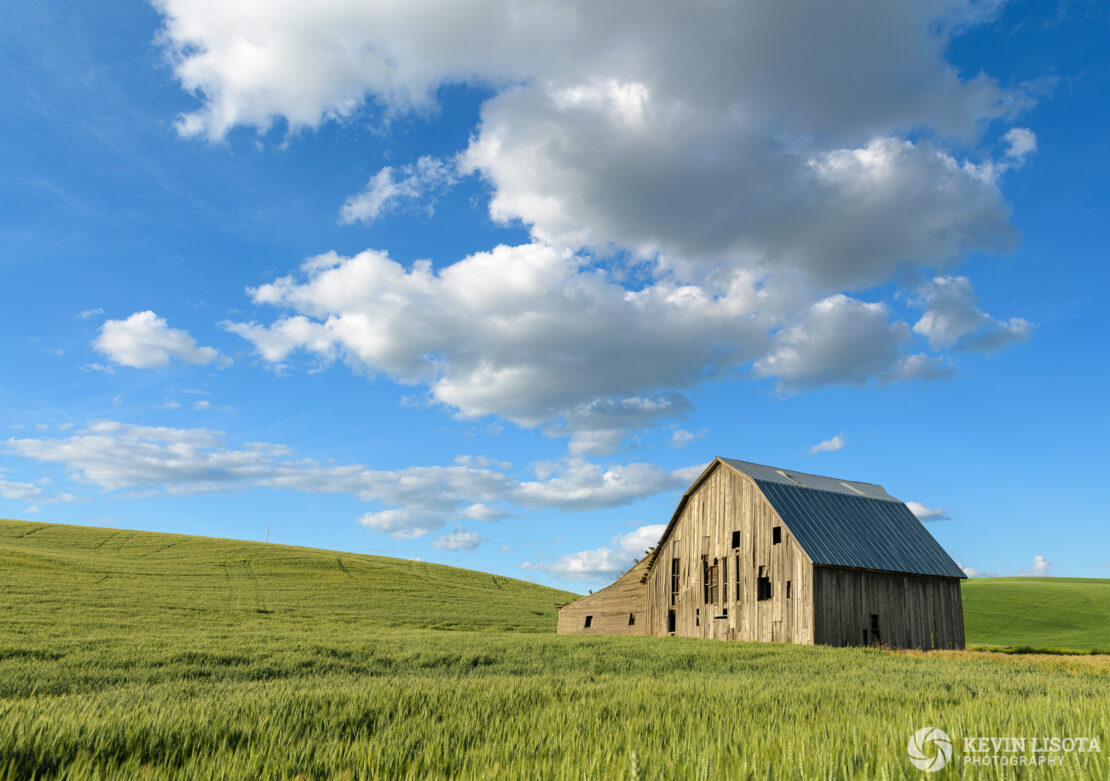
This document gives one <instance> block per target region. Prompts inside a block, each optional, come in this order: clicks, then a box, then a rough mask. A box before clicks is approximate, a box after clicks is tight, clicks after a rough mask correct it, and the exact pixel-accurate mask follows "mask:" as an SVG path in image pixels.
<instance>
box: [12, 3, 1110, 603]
mask: <svg viewBox="0 0 1110 781" xmlns="http://www.w3.org/2000/svg"><path fill="white" fill-rule="evenodd" d="M635 9H636V10H635V12H634V11H633V6H631V5H630V6H629V7H627V8H625V7H623V6H622V4H620V3H616V4H611V5H607V6H606V7H604V8H601V7H596V6H595V5H594V4H588V3H587V4H582V5H576V4H565V3H564V4H544V3H536V4H533V5H531V6H529V7H527V8H523V9H518V10H517V11H515V12H509V11H507V10H506V8H505V7H503V6H502V4H499V3H475V4H468V3H458V2H455V3H449V4H440V3H437V2H431V1H429V2H421V3H411V4H405V5H404V6H403V7H392V8H386V9H383V8H378V7H376V6H374V5H373V4H366V3H361V2H351V1H348V0H331V2H328V3H320V4H315V5H313V6H312V9H311V10H305V11H297V10H282V9H274V8H271V7H270V4H266V3H258V2H247V0H241V1H238V2H222V3H219V4H214V3H207V2H198V1H197V0H191V1H187V0H160V2H157V3H155V4H154V5H153V6H151V5H145V4H142V3H123V2H108V3H105V4H101V5H98V6H97V7H95V8H92V7H85V6H76V7H74V6H67V5H62V4H60V3H51V2H45V3H42V2H36V3H30V2H22V1H21V0H17V2H14V3H8V4H6V5H5V8H4V10H3V11H2V12H0V18H2V21H3V25H2V26H0V30H2V31H0V39H2V44H0V104H2V105H3V107H4V110H3V112H0V134H2V143H0V203H2V204H3V208H2V210H0V264H2V270H3V279H4V282H3V285H0V304H2V306H0V337H2V343H3V344H4V345H5V349H4V351H3V352H2V353H0V362H2V363H0V365H2V368H3V377H4V381H3V382H2V383H0V517H13V518H27V519H35V520H43V521H51V522H60V523H78V524H92V525H105V526H112V527H122V528H133V529H149V530H155V531H172V532H181V533H189V534H203V535H214V536H225V537H235V538H244V539H262V538H263V537H264V536H265V534H266V529H267V526H268V527H269V530H270V538H271V540H274V541H277V542H282V543H290V544H298V545H310V546H314V547H322V548H335V549H339V550H347V551H356V552H369V553H380V554H385V555H391V556H400V557H406V558H421V559H424V560H429V561H439V562H444V563H449V564H455V565H458V566H464V567H469V568H474V569H482V570H489V571H493V572H497V573H501V574H505V575H510V576H514V577H523V578H527V579H532V580H536V581H539V582H543V583H548V584H551V585H558V586H561V587H566V588H571V589H574V590H578V591H584V590H586V589H587V588H596V587H598V586H600V585H603V584H604V583H605V582H607V581H608V580H609V579H611V577H612V576H613V575H614V574H615V573H616V572H617V571H619V570H620V569H622V568H624V567H626V566H627V565H628V564H629V563H630V561H631V558H632V557H633V556H635V555H639V554H641V553H642V551H643V549H644V547H646V546H648V545H650V544H652V542H653V541H654V537H657V535H658V533H659V531H660V526H659V525H660V524H663V523H665V522H666V521H667V520H668V519H669V517H670V514H671V512H672V510H673V507H674V505H675V503H676V501H677V498H678V496H679V495H680V494H681V491H682V490H683V489H684V488H685V486H686V485H688V484H689V482H690V481H691V480H692V478H693V477H694V476H695V475H696V474H697V473H698V472H699V471H700V468H701V467H702V466H703V465H704V464H706V463H707V462H708V461H709V460H711V459H712V458H713V457H714V456H716V455H724V456H730V457H735V458H741V459H745V460H751V461H757V462H761V463H770V464H774V465H776V466H784V467H789V468H794V469H797V470H801V471H809V472H816V473H822V474H831V475H835V476H839V477H844V478H850V479H857V480H865V481H869V482H877V483H881V484H883V485H884V486H885V487H886V488H887V489H888V490H889V491H890V492H891V493H893V494H894V495H896V496H898V497H899V498H901V499H903V500H905V501H907V502H913V503H915V504H912V505H911V506H912V507H913V508H914V509H915V512H918V513H919V515H920V517H922V518H923V520H925V521H926V522H927V523H928V528H929V530H930V531H931V532H932V533H933V534H934V535H935V536H936V537H937V538H938V540H939V541H940V542H941V543H942V545H944V547H945V548H946V549H947V550H948V551H949V552H950V553H951V555H952V556H953V558H955V559H956V560H957V561H959V562H960V563H961V565H962V566H964V567H965V568H966V569H967V570H968V571H969V573H971V574H984V573H995V574H1022V573H1040V574H1056V575H1066V576H1086V577H1104V576H1107V574H1108V572H1110V571H1108V570H1107V566H1108V565H1110V545H1108V544H1107V543H1108V542H1110V533H1108V532H1107V524H1106V520H1107V515H1106V509H1105V508H1106V507H1107V506H1108V504H1110V490H1108V488H1107V485H1108V484H1110V481H1107V480H1106V479H1105V476H1104V474H1105V471H1106V467H1107V459H1106V456H1105V452H1104V451H1105V442H1106V441H1107V440H1108V439H1110V430H1108V429H1110V427H1108V425H1107V420H1108V416H1107V415H1106V412H1105V401H1104V399H1105V390H1104V389H1105V387H1106V385H1107V380H1108V379H1110V377H1108V371H1107V361H1106V359H1105V353H1106V348H1105V346H1104V341H1105V339H1104V334H1105V331H1106V315H1105V314H1104V308H1103V306H1102V302H1103V301H1104V300H1105V299H1106V297H1107V293H1108V292H1110V290H1108V288H1110V284H1108V275H1107V270H1106V263H1105V247H1106V246H1107V241H1106V239H1107V235H1106V234H1107V229H1106V225H1107V220H1106V213H1107V206H1108V200H1110V197H1108V192H1107V186H1106V182H1107V181H1110V176H1108V174H1110V170H1108V164H1107V162H1106V160H1107V156H1106V154H1105V151H1106V150H1105V140H1104V138H1105V134H1104V133H1103V132H1102V130H1101V129H1102V128H1104V127H1105V126H1106V125H1107V123H1108V121H1110V117H1108V116H1107V114H1108V109H1107V105H1108V104H1110V101H1106V100H1105V96H1106V94H1107V92H1108V87H1110V83H1108V74H1110V67H1108V64H1107V57H1106V55H1105V52H1106V51H1107V50H1108V44H1110V40H1108V38H1110V35H1108V33H1110V25H1108V24H1107V12H1106V10H1105V9H1104V8H1102V7H1101V6H1099V5H1097V4H1094V3H1090V4H1082V3H1060V4H1054V3H1022V2H1014V3H1008V4H992V3H975V4H971V5H965V4H963V3H960V2H950V3H943V4H939V5H937V6H934V7H930V9H928V11H926V10H924V9H922V8H921V7H920V4H917V3H907V4H904V5H903V4H899V3H889V2H884V3H878V4H875V5H874V6H873V7H867V4H860V5H859V6H857V7H853V8H852V9H846V8H837V9H827V10H824V11H821V12H820V13H817V12H809V13H805V14H800V13H795V12H794V11H793V10H791V7H790V6H789V5H788V4H782V3H765V4H759V3H756V4H749V5H745V6H743V7H739V6H737V7H735V8H732V7H730V8H728V9H725V10H722V9H721V8H717V7H715V4H705V5H704V6H703V5H702V4H698V3H691V4H676V5H675V6H673V7H671V6H662V7H658V8H655V9H652V10H650V11H648V10H645V9H643V8H642V7H641V6H639V5H637V6H635ZM822 443H824V444H823V445H822ZM1077 543H1078V544H1077Z"/></svg>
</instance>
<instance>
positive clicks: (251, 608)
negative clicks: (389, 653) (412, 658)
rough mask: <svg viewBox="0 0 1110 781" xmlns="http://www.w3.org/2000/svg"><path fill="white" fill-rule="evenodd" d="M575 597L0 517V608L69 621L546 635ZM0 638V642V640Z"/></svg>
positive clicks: (423, 569) (172, 537)
mask: <svg viewBox="0 0 1110 781" xmlns="http://www.w3.org/2000/svg"><path fill="white" fill-rule="evenodd" d="M574 598H576V596H575V595H574V594H570V593H566V592H561V591H556V590H554V589H549V588H546V587H543V586H539V585H536V584H534V583H526V582H524V581H520V580H514V579H512V578H504V577H500V576H495V575H490V574H487V573H482V572H474V571H471V570H465V569H458V568H455V567H448V566H443V565H440V564H427V563H423V562H414V561H405V560H402V559H390V558H384V557H380V556H366V555H358V554H350V553H336V552H334V551H326V550H316V549H311V548H298V547H292V546H285V545H274V544H265V543H259V542H242V541H237V540H222V539H212V538H207V537H191V536H185V535H177V534H158V533H153V532H139V531H122V530H117V529H100V528H89V527H83V526H63V525H57V524H45V523H30V522H26V521H11V520H0V610H3V612H4V613H5V614H7V615H8V616H11V615H12V611H16V610H18V609H19V608H20V607H23V606H26V605H28V604H35V605H37V606H38V607H39V608H47V607H49V608H50V609H51V610H56V611H59V615H56V616H55V617H54V620H53V621H51V623H52V624H54V625H55V626H56V625H58V624H57V622H58V619H59V618H61V619H63V620H64V622H65V623H66V624H68V625H70V626H72V625H73V624H81V625H86V626H89V628H90V629H93V628H95V625H98V624H101V625H105V624H110V625H112V626H114V627H119V626H121V625H124V626H137V625H142V626H145V627H150V628H153V627H157V626H161V625H169V626H177V625H181V624H182V623H189V624H191V625H193V626H194V627H195V628H197V629H200V628H201V627H218V626H221V625H227V624H235V625H237V626H238V627H240V628H242V627H244V626H247V627H250V626H254V627H257V628H258V629H260V630H265V629H266V628H267V627H270V628H275V627H276V626H278V625H280V626H283V627H290V626H297V625H300V626H303V625H305V624H308V623H311V624H313V625H314V626H316V627H318V628H319V629H320V630H321V631H328V629H329V628H334V629H339V628H348V629H349V628H351V627H353V626H359V627H362V628H367V627H379V628H404V627H412V628H415V627H420V628H426V629H478V630H499V631H504V630H518V631H532V632H553V631H554V630H555V618H556V606H557V605H561V604H564V603H566V602H568V601H570V600H571V599H574ZM3 644H4V641H3V640H0V645H3Z"/></svg>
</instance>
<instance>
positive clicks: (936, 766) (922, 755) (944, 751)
mask: <svg viewBox="0 0 1110 781" xmlns="http://www.w3.org/2000/svg"><path fill="white" fill-rule="evenodd" d="M907 750H908V751H909V752H910V762H913V766H914V767H916V768H917V769H918V770H924V771H925V772H926V773H935V772H936V771H938V770H940V769H941V768H942V767H944V766H945V765H947V764H948V760H950V759H952V741H951V740H950V739H949V738H948V736H947V735H946V734H944V730H939V729H937V728H936V727H922V728H921V729H919V730H918V731H917V732H915V733H913V735H911V736H910V744H909V746H908V747H907Z"/></svg>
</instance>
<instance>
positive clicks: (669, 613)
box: [667, 610, 678, 633]
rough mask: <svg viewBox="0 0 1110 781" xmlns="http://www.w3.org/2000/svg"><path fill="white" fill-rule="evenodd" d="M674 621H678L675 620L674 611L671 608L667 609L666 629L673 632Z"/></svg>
mask: <svg viewBox="0 0 1110 781" xmlns="http://www.w3.org/2000/svg"><path fill="white" fill-rule="evenodd" d="M676 623H678V622H677V621H676V620H675V613H674V611H673V610H668V611H667V631H668V632H672V633H673V632H674V629H675V624H676Z"/></svg>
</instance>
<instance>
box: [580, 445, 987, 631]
mask: <svg viewBox="0 0 1110 781" xmlns="http://www.w3.org/2000/svg"><path fill="white" fill-rule="evenodd" d="M965 577H966V575H964V572H963V570H961V569H960V567H959V565H957V564H956V562H954V561H953V560H952V559H951V558H950V557H949V556H948V554H947V553H945V551H944V549H943V548H941V546H940V544H939V543H938V542H937V541H936V540H935V539H934V538H933V536H932V535H931V534H929V532H928V531H927V530H926V529H925V527H924V526H923V525H922V524H921V521H919V520H918V519H917V518H916V517H915V516H914V514H913V513H912V512H911V511H910V509H909V508H908V507H906V505H905V504H903V503H902V502H901V501H899V500H898V499H895V498H894V497H893V496H891V495H890V494H888V493H887V492H886V491H885V490H884V489H883V488H882V486H879V485H875V484H872V483H861V482H856V481H852V480H840V479H838V478H834V477H822V476H819V475H811V474H806V473H804V472H795V471H793V470H790V469H778V468H776V467H769V466H763V465H761V464H753V463H749V462H746V461H737V460H734V459H730V458H717V459H714V460H713V462H712V463H711V464H710V465H709V466H708V467H707V468H706V469H705V471H704V472H702V474H701V476H700V477H698V479H697V480H696V481H694V484H693V485H691V486H690V488H689V489H688V490H687V491H686V493H685V494H683V496H682V499H681V500H680V501H679V503H678V507H677V508H676V509H675V512H674V515H673V517H672V518H671V520H670V523H668V524H667V527H666V529H665V530H664V532H663V536H662V537H661V538H660V540H659V543H658V544H657V545H656V546H655V547H654V548H653V549H651V551H650V552H648V554H647V555H646V556H645V557H644V558H643V559H641V560H640V561H639V562H637V563H636V565H635V566H634V567H632V568H631V569H630V570H629V571H628V572H626V573H625V574H624V575H622V576H621V577H620V578H619V579H618V580H617V581H616V582H615V583H613V584H612V585H610V586H607V587H606V588H604V589H601V590H600V591H598V592H596V593H594V594H591V595H589V596H587V597H583V598H582V599H579V600H578V601H576V602H572V603H571V604H569V605H566V606H565V607H563V608H562V609H560V611H559V624H558V629H559V632H560V633H562V634H642V635H677V636H680V637H704V638H715V639H718V640H748V641H772V642H789V643H810V644H812V643H820V644H824V645H837V646H844V645H875V644H882V645H886V646H893V647H903V648H963V647H964V622H963V605H962V602H961V599H960V581H961V579H963V578H965Z"/></svg>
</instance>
